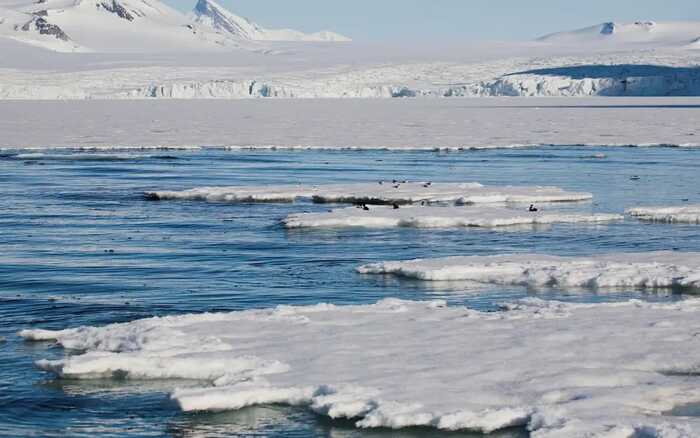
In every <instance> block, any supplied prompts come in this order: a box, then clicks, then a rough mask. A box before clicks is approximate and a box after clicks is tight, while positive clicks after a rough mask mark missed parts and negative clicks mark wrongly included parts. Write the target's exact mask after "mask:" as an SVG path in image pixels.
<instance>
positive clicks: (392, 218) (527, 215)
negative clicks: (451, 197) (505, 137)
mask: <svg viewBox="0 0 700 438" xmlns="http://www.w3.org/2000/svg"><path fill="white" fill-rule="evenodd" d="M368 208H369V209H368V210H364V209H362V208H356V207H350V208H341V209H336V210H332V211H330V212H327V213H299V214H292V215H289V216H288V217H286V218H285V219H284V220H283V223H284V225H285V227H287V228H314V227H317V228H323V227H366V228H392V227H416V228H447V227H505V226H515V225H545V224H554V223H565V222H570V223H573V222H589V223H590V222H609V221H614V220H621V219H624V216H621V215H619V214H585V213H571V212H557V211H552V212H548V211H547V212H542V211H540V212H530V211H528V209H527V208H521V209H513V208H499V207H478V208H476V207H418V206H415V207H402V208H399V209H395V208H393V207H385V206H372V207H368Z"/></svg>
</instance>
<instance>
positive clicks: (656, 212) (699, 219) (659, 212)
mask: <svg viewBox="0 0 700 438" xmlns="http://www.w3.org/2000/svg"><path fill="white" fill-rule="evenodd" d="M627 213H628V214H629V215H630V216H634V217H636V218H638V219H640V220H644V221H651V222H669V223H674V222H677V223H687V224H700V205H686V206H684V207H638V208H632V209H629V210H627Z"/></svg>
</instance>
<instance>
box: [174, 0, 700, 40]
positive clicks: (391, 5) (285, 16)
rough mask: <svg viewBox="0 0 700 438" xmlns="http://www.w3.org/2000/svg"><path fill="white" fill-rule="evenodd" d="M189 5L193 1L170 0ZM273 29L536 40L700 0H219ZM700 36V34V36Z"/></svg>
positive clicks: (680, 14)
mask: <svg viewBox="0 0 700 438" xmlns="http://www.w3.org/2000/svg"><path fill="white" fill-rule="evenodd" d="M166 1H167V2H168V3H170V4H171V5H173V6H175V7H177V8H178V9H181V10H183V11H188V10H190V9H192V7H193V6H194V3H195V1H196V0H166ZM219 3H220V4H222V5H223V6H225V7H227V8H229V9H230V10H232V11H233V12H235V13H237V14H238V15H243V16H245V17H247V18H250V19H252V20H253V21H255V22H257V23H259V24H261V25H263V26H266V27H270V28H278V27H289V28H294V29H298V30H302V31H306V32H311V31H317V30H325V29H328V30H334V31H336V32H340V33H343V34H346V35H348V36H350V37H352V38H354V39H356V40H361V41H372V40H375V41H397V40H409V41H440V40H445V39H459V40H508V39H531V38H534V37H537V36H540V35H543V34H546V33H551V32H556V31H560V30H568V29H574V28H579V27H585V26H589V25H592V24H597V23H602V22H605V21H613V20H614V21H637V20H656V21H664V20H700V0H577V1H569V0H219ZM698 36H699V37H700V35H698Z"/></svg>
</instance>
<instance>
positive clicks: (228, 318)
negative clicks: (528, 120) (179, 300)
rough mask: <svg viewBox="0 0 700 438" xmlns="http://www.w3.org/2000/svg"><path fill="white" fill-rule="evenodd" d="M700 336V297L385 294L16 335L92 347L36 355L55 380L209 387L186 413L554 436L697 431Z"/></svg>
mask: <svg viewBox="0 0 700 438" xmlns="http://www.w3.org/2000/svg"><path fill="white" fill-rule="evenodd" d="M695 257H698V256H695ZM696 260H697V259H696ZM698 332H700V300H687V301H681V302H677V303H673V304H651V303H643V302H641V301H630V302H624V303H616V304H564V303H559V302H551V301H542V300H538V299H528V300H524V301H520V302H516V303H512V304H509V305H505V306H504V311H503V312H495V313H494V312H489V313H482V312H478V311H474V310H469V309H467V308H464V307H447V306H446V305H445V303H444V302H408V301H400V300H396V299H387V300H384V301H381V302H379V303H376V304H373V305H355V306H345V307H340V306H334V305H328V304H320V305H315V306H310V307H286V306H281V307H277V308H273V309H265V310H253V311H244V312H234V313H227V314H203V315H190V316H177V317H165V318H153V319H146V320H140V321H135V322H131V323H126V324H114V325H110V326H106V327H102V328H96V327H81V328H76V329H67V330H62V331H45V330H26V331H23V332H21V333H20V335H21V336H22V337H24V338H25V339H27V340H56V341H57V342H58V343H59V344H61V345H62V346H63V347H64V348H66V349H71V350H78V351H84V353H83V354H80V355H69V356H66V357H65V358H64V359H61V360H41V361H39V362H38V366H39V367H40V368H42V369H44V370H47V371H50V372H52V373H55V374H56V375H57V376H59V377H63V378H78V379H90V378H105V377H106V378H109V377H118V378H133V379H163V378H167V379H196V380H201V381H203V382H202V384H201V386H200V387H198V388H191V387H190V388H189V389H180V390H175V391H174V392H173V394H172V397H173V399H174V400H176V401H177V403H178V404H179V406H180V407H181V408H182V410H184V411H222V410H236V409H241V408H243V407H246V406H251V405H259V404H269V403H283V404H290V405H299V406H307V407H308V408H310V409H312V410H313V411H315V412H317V413H319V414H321V415H327V416H329V417H331V418H348V419H352V420H353V421H355V422H356V425H357V427H361V428H374V427H389V428H394V429H398V428H404V427H410V426H428V427H434V428H437V429H443V430H472V431H479V432H492V431H496V430H499V429H503V428H509V427H518V426H519V427H526V428H528V429H529V430H530V431H531V432H532V436H534V437H538V438H542V437H548V438H551V437H639V436H645V437H691V436H698V434H700V419H698V418H690V417H688V418H679V417H675V418H674V417H670V416H668V415H666V413H667V412H669V411H671V410H673V409H674V408H676V407H679V406H684V405H689V404H692V403H697V402H700V380H699V379H698V375H697V370H698V367H700V345H699V344H698V339H697V333H698ZM398 364H400V365H398ZM188 386H189V385H188Z"/></svg>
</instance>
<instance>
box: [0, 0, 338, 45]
mask: <svg viewBox="0 0 700 438" xmlns="http://www.w3.org/2000/svg"><path fill="white" fill-rule="evenodd" d="M0 37H5V38H9V39H12V40H15V41H19V42H22V43H27V44H31V45H34V46H39V47H43V48H46V49H50V50H54V51H59V52H85V51H94V52H164V51H165V52H168V51H182V50H189V51H200V50H221V49H226V48H241V47H244V48H251V47H252V48H255V46H254V45H251V43H250V42H251V41H261V40H263V41H347V40H348V39H347V38H345V37H343V36H341V35H338V34H334V33H332V32H324V33H318V34H310V35H307V34H303V33H301V32H297V31H292V30H267V29H264V28H262V27H260V26H258V25H256V24H254V23H252V22H250V21H248V20H246V19H244V18H241V17H238V16H236V15H235V14H233V13H231V12H229V11H227V10H226V9H224V8H223V7H221V6H219V5H217V4H215V3H212V2H207V1H206V0H201V1H199V2H198V3H197V5H196V7H195V9H194V13H192V14H190V15H185V14H182V13H180V12H179V11H176V10H175V9H173V8H171V7H169V6H167V5H166V4H164V3H162V2H160V1H159V0H18V1H15V0H0Z"/></svg>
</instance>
